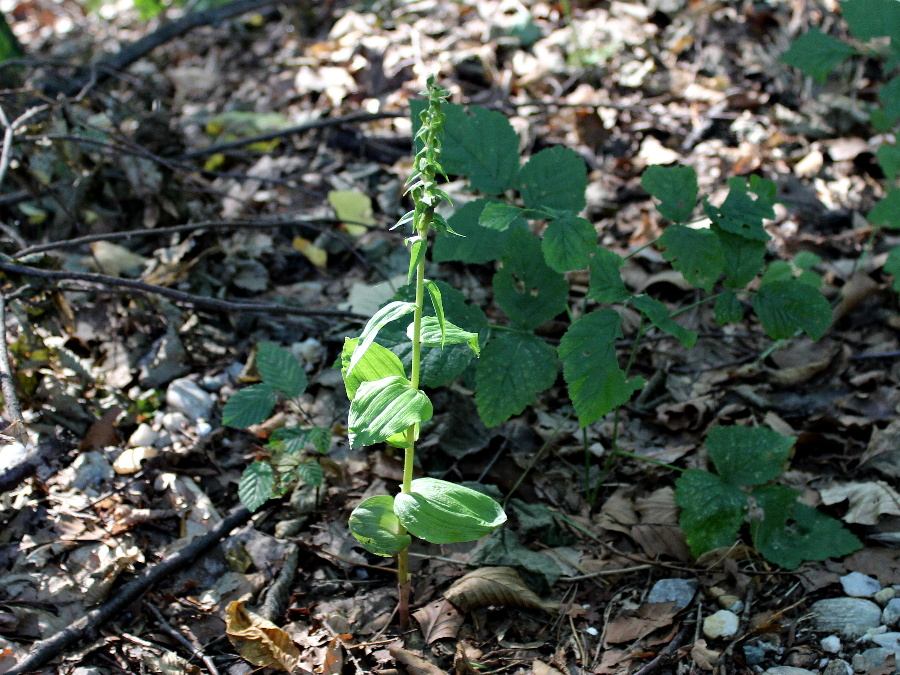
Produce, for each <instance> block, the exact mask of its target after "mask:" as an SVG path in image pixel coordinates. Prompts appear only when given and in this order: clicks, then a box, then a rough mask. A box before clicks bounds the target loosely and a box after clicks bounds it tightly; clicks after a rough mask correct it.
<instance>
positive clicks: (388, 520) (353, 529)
mask: <svg viewBox="0 0 900 675" xmlns="http://www.w3.org/2000/svg"><path fill="white" fill-rule="evenodd" d="M349 525H350V533H351V534H352V535H353V536H354V538H355V539H356V541H358V542H359V543H360V544H362V546H363V548H364V549H366V550H367V551H368V552H369V553H374V554H375V555H380V556H384V557H385V558H390V557H391V556H393V555H396V554H397V553H399V552H400V551H402V550H404V549H406V548H409V545H410V544H411V543H412V538H411V537H410V536H409V535H408V534H406V533H405V532H403V526H402V525H401V524H400V520H399V519H398V518H397V515H396V514H395V513H394V498H393V497H391V496H390V495H377V496H375V497H369V498H368V499H364V500H363V501H362V502H360V504H359V506H357V507H356V508H355V509H353V512H352V513H351V514H350V522H349Z"/></svg>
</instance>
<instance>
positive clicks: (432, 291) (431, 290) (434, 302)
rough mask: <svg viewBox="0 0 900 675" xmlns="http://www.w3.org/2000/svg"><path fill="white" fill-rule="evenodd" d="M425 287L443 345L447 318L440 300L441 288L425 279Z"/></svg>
mask: <svg viewBox="0 0 900 675" xmlns="http://www.w3.org/2000/svg"><path fill="white" fill-rule="evenodd" d="M425 289H426V290H427V291H428V297H430V298H431V306H432V307H433V308H434V316H435V319H436V320H437V326H438V330H440V333H441V344H440V346H441V347H443V346H444V339H445V334H446V330H447V319H446V318H445V317H444V303H443V302H442V301H441V289H440V287H439V286H438V285H437V284H436V283H434V282H433V281H429V280H426V281H425Z"/></svg>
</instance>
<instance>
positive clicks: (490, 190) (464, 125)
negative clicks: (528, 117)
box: [441, 103, 519, 195]
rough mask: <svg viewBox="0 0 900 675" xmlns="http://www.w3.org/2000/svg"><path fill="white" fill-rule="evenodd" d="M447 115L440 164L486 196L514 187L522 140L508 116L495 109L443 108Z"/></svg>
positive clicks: (444, 106) (476, 107) (448, 105)
mask: <svg viewBox="0 0 900 675" xmlns="http://www.w3.org/2000/svg"><path fill="white" fill-rule="evenodd" d="M442 108H443V110H444V114H445V115H446V122H445V124H444V146H443V150H442V153H441V163H442V165H443V167H444V169H445V170H446V171H447V173H449V174H459V175H464V176H468V178H469V183H470V184H471V185H472V187H473V188H475V189H476V190H478V191H480V192H483V193H484V194H489V195H496V194H500V193H501V192H503V191H504V190H507V189H508V188H510V187H512V183H513V179H514V178H515V176H516V172H517V171H518V170H519V137H518V136H517V135H516V131H515V129H513V127H512V125H511V124H510V123H509V120H507V119H506V117H505V116H504V115H503V114H502V113H499V112H497V111H495V110H488V109H487V108H481V107H478V106H471V107H470V108H469V114H466V111H465V109H464V108H463V107H462V106H460V105H454V104H452V103H448V104H444V105H443V106H442Z"/></svg>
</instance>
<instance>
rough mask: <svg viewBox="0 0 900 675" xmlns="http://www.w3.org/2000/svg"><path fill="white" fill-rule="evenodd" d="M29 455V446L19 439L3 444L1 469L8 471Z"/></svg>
mask: <svg viewBox="0 0 900 675" xmlns="http://www.w3.org/2000/svg"><path fill="white" fill-rule="evenodd" d="M27 456H28V448H26V447H25V446H24V445H22V444H21V443H19V442H18V441H13V442H12V443H7V444H6V445H4V446H3V449H2V451H0V471H6V470H7V469H9V468H11V467H13V466H16V465H17V464H19V462H22V461H24V460H25V458H26V457H27Z"/></svg>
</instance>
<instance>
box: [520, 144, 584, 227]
mask: <svg viewBox="0 0 900 675" xmlns="http://www.w3.org/2000/svg"><path fill="white" fill-rule="evenodd" d="M518 188H519V192H520V193H521V194H522V201H523V202H525V206H527V207H528V208H530V209H539V208H550V209H560V210H563V211H574V212H576V213H577V212H578V211H581V209H583V208H584V206H585V204H586V202H585V200H584V192H585V190H586V189H587V167H586V166H585V164H584V160H583V159H582V158H581V155H579V154H578V153H577V152H575V151H574V150H571V149H569V148H566V147H563V146H561V145H557V146H554V147H552V148H547V149H546V150H541V151H540V152H539V153H537V154H536V155H533V156H532V157H531V159H529V160H528V162H527V163H526V164H525V166H523V167H522V169H521V171H519V178H518Z"/></svg>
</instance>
